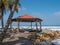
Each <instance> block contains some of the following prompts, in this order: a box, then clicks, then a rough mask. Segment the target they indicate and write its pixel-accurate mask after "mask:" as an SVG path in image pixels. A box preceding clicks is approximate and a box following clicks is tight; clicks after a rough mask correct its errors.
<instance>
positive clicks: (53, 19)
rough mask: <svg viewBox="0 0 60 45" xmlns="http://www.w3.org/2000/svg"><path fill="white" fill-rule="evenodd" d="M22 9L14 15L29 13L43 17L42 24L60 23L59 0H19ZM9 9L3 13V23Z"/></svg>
mask: <svg viewBox="0 0 60 45" xmlns="http://www.w3.org/2000/svg"><path fill="white" fill-rule="evenodd" d="M20 3H21V5H22V9H21V8H19V10H18V13H16V12H15V13H14V17H13V18H15V17H18V16H21V15H23V14H29V15H31V16H35V17H38V18H41V19H43V21H42V25H60V0H20ZM8 16H9V11H8V12H7V13H6V14H5V15H4V23H6V20H7V19H8ZM13 25H14V24H13Z"/></svg>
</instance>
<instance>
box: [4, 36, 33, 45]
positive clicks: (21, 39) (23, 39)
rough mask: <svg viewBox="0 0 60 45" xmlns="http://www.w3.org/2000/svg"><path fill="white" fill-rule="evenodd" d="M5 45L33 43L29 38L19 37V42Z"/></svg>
mask: <svg viewBox="0 0 60 45" xmlns="http://www.w3.org/2000/svg"><path fill="white" fill-rule="evenodd" d="M3 45H33V42H32V41H31V40H29V39H27V38H24V37H19V40H16V41H9V42H4V43H3Z"/></svg>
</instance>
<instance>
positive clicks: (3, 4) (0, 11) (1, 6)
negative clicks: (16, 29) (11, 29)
mask: <svg viewBox="0 0 60 45" xmlns="http://www.w3.org/2000/svg"><path fill="white" fill-rule="evenodd" d="M7 7H8V2H7V0H0V19H1V24H2V28H3V27H4V22H3V16H4V12H6V9H7Z"/></svg>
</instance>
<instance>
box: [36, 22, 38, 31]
mask: <svg viewBox="0 0 60 45" xmlns="http://www.w3.org/2000/svg"><path fill="white" fill-rule="evenodd" d="M37 30H38V27H37V22H36V31H37Z"/></svg>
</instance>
